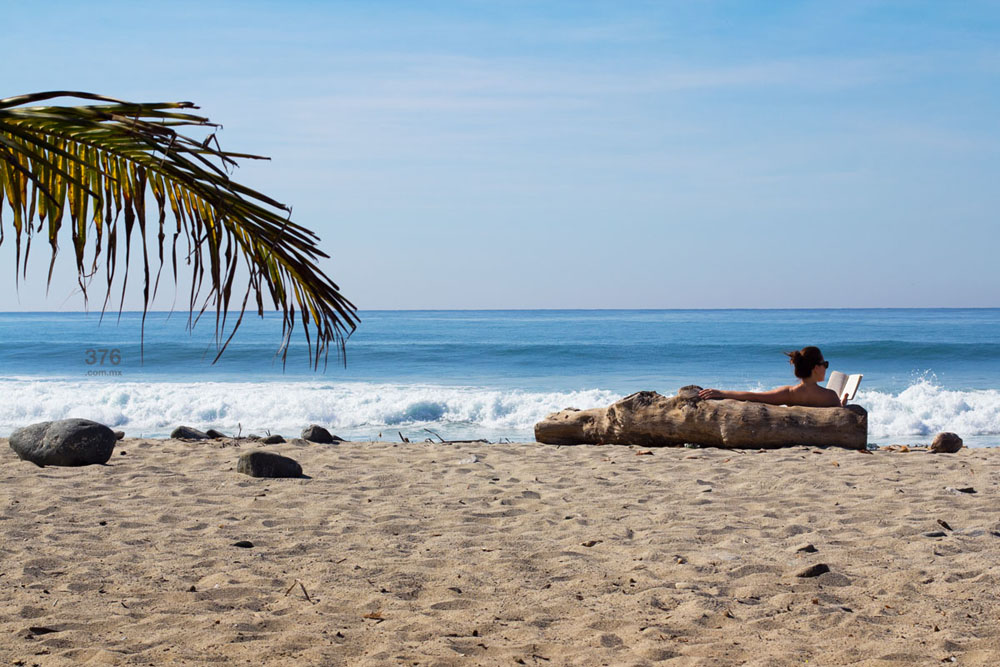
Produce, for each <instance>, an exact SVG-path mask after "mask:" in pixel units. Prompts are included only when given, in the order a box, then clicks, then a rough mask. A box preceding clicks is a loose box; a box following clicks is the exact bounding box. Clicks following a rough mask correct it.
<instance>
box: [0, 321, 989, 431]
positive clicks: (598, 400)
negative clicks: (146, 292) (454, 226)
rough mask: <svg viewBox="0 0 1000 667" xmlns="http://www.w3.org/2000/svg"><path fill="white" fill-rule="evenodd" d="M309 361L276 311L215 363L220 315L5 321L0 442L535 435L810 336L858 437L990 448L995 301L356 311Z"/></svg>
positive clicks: (710, 380) (735, 375)
mask: <svg viewBox="0 0 1000 667" xmlns="http://www.w3.org/2000/svg"><path fill="white" fill-rule="evenodd" d="M360 316H361V325H360V326H359V328H358V330H357V331H356V332H355V334H354V335H353V336H352V337H351V338H350V339H349V340H348V342H347V355H346V366H345V365H344V364H343V363H342V361H341V360H339V359H338V358H337V357H336V352H331V355H330V358H329V363H328V364H327V365H326V366H325V368H320V369H319V370H318V371H314V370H313V369H312V367H311V366H310V364H309V360H308V355H307V353H306V344H305V339H304V337H303V336H302V334H301V329H298V330H297V331H296V334H295V335H294V336H293V340H292V347H291V349H290V351H289V354H288V359H287V363H286V364H285V365H284V366H283V365H282V362H281V359H280V358H276V357H275V352H276V350H277V347H278V343H279V341H280V331H281V319H280V317H278V316H277V315H275V314H268V316H267V317H265V318H264V319H263V320H262V319H259V318H257V317H256V316H250V315H248V316H247V317H246V318H245V319H244V322H243V325H242V326H241V328H240V330H239V332H238V333H237V334H236V337H235V338H234V339H233V341H232V343H231V344H230V347H229V349H228V350H227V351H226V353H225V354H224V355H223V357H222V358H221V359H220V360H219V361H218V362H217V363H215V364H214V365H213V364H212V363H211V362H212V359H213V357H214V356H215V343H214V340H215V338H214V337H215V323H214V319H210V315H209V314H206V316H205V318H203V320H202V321H201V322H200V323H198V325H197V326H196V327H195V328H194V330H193V331H189V330H188V329H187V322H188V317H187V312H186V311H185V312H175V313H173V314H168V313H160V312H157V313H150V314H149V315H148V316H147V319H146V331H145V338H144V344H143V346H142V351H141V354H140V335H139V332H140V329H139V323H140V320H141V314H140V313H131V312H129V313H124V314H122V315H121V317H120V319H119V317H118V314H117V312H111V313H107V314H105V316H104V320H103V323H101V322H99V320H100V314H99V313H89V314H85V313H0V392H2V393H0V395H2V396H3V397H4V398H3V400H2V401H0V436H2V435H8V434H9V433H10V432H11V431H12V430H14V429H15V428H18V427H20V426H23V425H25V424H30V423H33V422H37V421H43V420H49V419H59V418H64V417H69V416H76V417H85V418H89V419H94V420H97V421H100V422H102V423H105V424H107V425H109V426H111V427H113V428H115V429H122V430H124V431H125V432H126V433H127V434H128V436H129V437H138V436H149V437H153V436H165V435H167V434H169V432H170V431H171V430H172V429H173V428H174V427H175V426H177V425H179V424H186V425H190V426H195V427H197V428H202V429H207V428H216V429H219V430H221V431H223V432H227V433H233V434H236V433H242V434H244V435H245V434H248V433H256V434H264V433H266V432H270V433H280V434H283V435H285V436H297V435H298V434H299V432H300V431H301V429H302V428H303V427H305V426H307V425H308V424H312V423H316V424H322V425H324V426H327V427H328V428H330V429H331V430H332V431H333V432H334V433H336V434H337V435H340V436H341V437H344V438H347V439H354V440H369V439H378V438H381V439H388V440H393V439H397V440H398V439H399V434H400V433H401V434H402V435H403V436H406V437H408V438H410V439H411V440H423V439H425V438H431V437H433V436H432V435H431V433H430V431H434V432H435V433H437V434H439V435H440V436H442V437H443V438H445V439H459V438H485V439H488V440H491V441H498V440H502V439H505V438H506V439H510V440H512V441H523V440H531V439H532V428H533V425H534V423H535V422H536V421H538V420H539V419H541V418H542V417H544V416H545V415H546V414H548V413H550V412H553V411H556V410H560V409H562V408H566V407H576V408H581V409H586V408H590V407H596V406H600V405H607V404H609V403H611V402H613V401H615V400H617V399H618V398H621V397H623V396H626V395H628V394H631V393H633V392H635V391H639V390H648V389H651V390H655V391H658V392H660V393H661V394H665V395H670V394H673V393H675V392H676V391H677V389H678V388H680V387H682V386H684V385H689V384H697V385H700V386H702V387H716V388H719V389H745V390H761V389H766V388H771V387H775V386H778V385H782V384H791V383H794V382H795V378H794V377H793V375H792V370H791V366H790V365H789V364H788V361H787V359H786V358H785V357H784V356H783V354H782V353H783V352H784V351H786V350H793V349H798V348H801V347H803V346H804V345H818V346H819V347H820V348H821V349H822V350H823V354H824V355H825V357H826V358H827V359H828V360H829V361H830V364H831V365H830V368H831V370H839V371H842V372H845V373H863V374H864V381H863V382H862V385H861V390H860V392H859V393H858V396H857V397H856V399H855V401H854V402H855V403H858V404H860V405H862V406H863V407H865V408H866V409H867V410H868V413H869V442H871V443H875V444H881V445H887V444H893V443H906V444H921V443H927V442H929V441H930V440H931V439H932V438H933V437H934V435H935V434H936V433H937V432H939V431H945V430H948V431H954V432H956V433H958V434H959V435H961V436H962V437H963V438H964V439H965V441H966V443H967V444H968V445H970V446H974V447H984V446H996V445H1000V309H968V310H967V309H885V310H882V309H846V310H576V311H568V310H526V311H493V310H491V311H367V312H362V313H360Z"/></svg>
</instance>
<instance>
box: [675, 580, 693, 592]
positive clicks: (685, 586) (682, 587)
mask: <svg viewBox="0 0 1000 667" xmlns="http://www.w3.org/2000/svg"><path fill="white" fill-rule="evenodd" d="M674 588H676V589H677V590H679V591H693V590H694V589H696V588H698V587H697V586H695V585H694V584H692V583H691V582H688V581H678V582H677V583H675V584H674Z"/></svg>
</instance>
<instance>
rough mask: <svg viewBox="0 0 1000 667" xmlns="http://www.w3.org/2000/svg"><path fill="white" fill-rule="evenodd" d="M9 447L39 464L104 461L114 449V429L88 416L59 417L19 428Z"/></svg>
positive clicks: (57, 464)
mask: <svg viewBox="0 0 1000 667" xmlns="http://www.w3.org/2000/svg"><path fill="white" fill-rule="evenodd" d="M8 442H9V444H10V448H11V449H13V450H14V452H15V453H17V455H18V457H20V458H21V459H23V460H25V461H31V462H32V463H34V464H35V465H38V466H85V465H91V464H101V463H107V462H108V459H110V458H111V454H112V452H114V449H115V443H116V442H117V439H116V438H115V434H114V432H113V431H112V430H111V429H110V428H108V427H107V426H105V425H104V424H98V423H97V422H94V421H90V420H89V419H61V420H59V421H52V422H41V423H38V424H32V425H31V426H25V427H24V428H19V429H17V430H16V431H14V432H13V433H11V434H10V439H9V441H8Z"/></svg>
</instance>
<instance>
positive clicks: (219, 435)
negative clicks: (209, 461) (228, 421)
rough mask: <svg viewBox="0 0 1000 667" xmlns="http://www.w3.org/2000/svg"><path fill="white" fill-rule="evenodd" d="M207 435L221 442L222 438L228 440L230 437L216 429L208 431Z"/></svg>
mask: <svg viewBox="0 0 1000 667" xmlns="http://www.w3.org/2000/svg"><path fill="white" fill-rule="evenodd" d="M205 435H207V436H208V437H210V438H214V439H215V440H219V439H221V438H228V437H229V436H228V435H226V434H225V433H223V432H222V431H216V430H215V429H214V428H210V429H208V430H207V431H205Z"/></svg>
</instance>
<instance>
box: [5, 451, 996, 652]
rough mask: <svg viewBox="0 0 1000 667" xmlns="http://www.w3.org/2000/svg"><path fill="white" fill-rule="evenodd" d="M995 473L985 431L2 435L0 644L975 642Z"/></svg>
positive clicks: (255, 648) (987, 602)
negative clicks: (782, 437) (782, 443)
mask: <svg viewBox="0 0 1000 667" xmlns="http://www.w3.org/2000/svg"><path fill="white" fill-rule="evenodd" d="M255 448H261V449H267V450H269V451H276V452H279V453H283V454H287V455H289V456H292V457H293V458H295V459H296V460H298V461H299V462H300V463H301V464H302V466H303V469H304V471H305V474H306V475H308V476H309V478H308V479H254V478H250V477H246V476H244V475H241V474H239V473H237V472H236V471H235V467H236V460H237V457H238V456H239V454H240V453H242V452H246V451H250V450H251V449H255ZM474 457H475V458H478V461H475V462H473V458H474ZM998 483H1000V450H998V449H972V450H969V449H966V450H963V451H962V452H960V453H958V454H952V455H934V454H929V453H926V452H909V453H900V452H894V453H893V452H884V451H880V452H875V453H874V454H864V453H860V452H853V451H845V450H838V449H825V450H820V449H816V448H803V447H799V448H792V449H785V450H769V451H766V452H756V451H726V450H719V449H699V450H692V449H684V448H677V449H653V450H649V449H640V448H634V447H625V446H613V445H608V446H580V447H555V446H550V445H539V444H503V445H486V444H460V445H443V444H426V443H414V444H402V443H395V444H394V443H370V442H354V443H343V444H340V445H315V444H306V443H304V442H302V441H295V442H293V443H289V444H285V445H276V446H269V447H257V446H254V445H251V444H249V443H246V442H244V443H242V444H241V445H240V446H236V445H235V444H233V443H232V442H229V443H224V442H220V441H210V442H201V443H184V442H178V441H173V440H124V441H122V442H120V443H119V444H118V447H117V449H116V452H115V454H114V457H113V458H112V460H111V461H110V462H109V464H108V465H106V466H89V467H84V468H54V467H48V468H44V469H42V468H37V467H35V466H34V465H32V464H30V463H27V462H23V461H19V460H18V459H17V457H16V456H15V454H14V453H13V452H12V451H11V450H10V448H9V447H8V446H7V443H6V441H5V440H0V503H2V508H3V509H2V513H0V531H2V532H0V535H2V544H0V554H2V567H0V587H2V590H3V591H4V595H3V598H2V600H0V663H4V664H17V665H22V664H23V665H33V664H38V665H62V664H66V665H69V664H153V665H161V664H199V663H217V664H219V663H221V664H288V665H306V664H329V665H336V664H361V665H382V664H414V665H416V664H419V665H428V664H440V665H449V664H477V665H479V664H484V665H493V664H496V665H515V664H526V665H563V664H574V665H641V664H678V665H727V664H744V663H746V664H753V665H782V664H801V663H804V662H806V661H808V662H810V663H813V664H822V665H838V664H871V665H879V664H900V665H902V664H906V665H909V664H940V663H941V662H942V661H947V660H950V658H952V657H954V658H956V659H957V662H958V663H959V664H984V665H987V664H996V663H997V661H998V659H1000V626H998V624H997V619H998V612H1000V605H998V602H997V584H998V583H1000V558H998V556H1000V536H998V535H1000V503H998V502H997V495H998ZM946 487H973V488H974V489H975V490H976V493H974V494H972V493H959V492H956V491H949V490H946ZM938 520H942V521H944V522H945V523H947V524H948V526H949V528H945V527H942V526H941V525H940V524H939V523H938ZM935 532H940V533H943V536H938V537H935V536H925V533H931V534H933V533H935ZM241 540H247V541H250V542H252V544H253V547H252V548H241V547H237V546H234V544H235V543H236V542H238V541H241ZM807 543H811V544H812V545H814V547H815V549H816V551H815V552H814V553H805V552H797V551H796V547H798V546H800V545H804V544H807ZM813 564H826V565H828V566H829V568H830V572H828V573H825V574H822V575H820V576H816V577H811V578H802V577H797V576H795V575H796V573H798V572H800V571H801V570H803V569H804V568H806V567H807V566H810V565H813Z"/></svg>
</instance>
